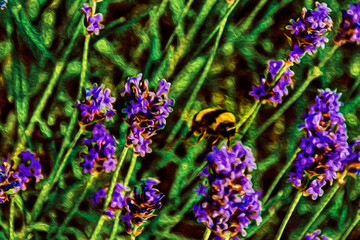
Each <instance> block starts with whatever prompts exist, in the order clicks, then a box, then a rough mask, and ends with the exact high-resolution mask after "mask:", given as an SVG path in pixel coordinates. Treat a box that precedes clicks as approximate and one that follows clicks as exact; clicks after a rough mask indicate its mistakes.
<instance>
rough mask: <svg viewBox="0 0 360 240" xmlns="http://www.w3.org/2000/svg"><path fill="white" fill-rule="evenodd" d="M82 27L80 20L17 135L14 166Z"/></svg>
mask: <svg viewBox="0 0 360 240" xmlns="http://www.w3.org/2000/svg"><path fill="white" fill-rule="evenodd" d="M82 27H83V24H82V22H81V24H78V26H77V27H76V29H75V31H74V33H73V35H72V38H71V39H70V42H69V44H68V45H67V47H66V49H65V50H64V54H63V55H62V57H61V58H60V61H59V62H57V63H56V64H55V68H54V70H53V71H52V75H51V78H50V80H49V83H48V84H47V86H46V89H45V91H44V94H43V95H42V96H41V99H40V101H39V103H38V104H37V105H36V108H35V110H34V113H33V115H32V116H31V118H30V120H29V123H28V125H27V127H26V129H25V135H22V136H19V139H18V140H17V142H16V144H15V147H14V149H15V150H14V154H13V155H12V156H13V160H14V161H15V164H14V167H16V166H17V165H18V164H19V158H18V157H17V156H18V155H19V154H20V152H21V151H22V150H23V149H24V145H25V142H26V135H27V136H31V135H32V133H33V131H34V128H35V123H36V122H37V121H38V119H39V118H40V116H41V113H42V111H43V110H44V108H45V105H46V102H47V100H48V98H49V97H50V95H51V94H52V93H53V92H54V88H55V86H56V84H57V82H58V80H59V78H60V75H61V72H62V71H63V69H64V67H65V65H66V63H67V59H68V57H69V55H70V53H71V52H72V49H73V47H74V43H75V40H76V39H77V37H78V35H79V33H80V30H81V28H82Z"/></svg>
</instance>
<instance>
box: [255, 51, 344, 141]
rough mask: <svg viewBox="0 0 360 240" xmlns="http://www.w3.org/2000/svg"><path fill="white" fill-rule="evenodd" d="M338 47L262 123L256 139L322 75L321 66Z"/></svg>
mask: <svg viewBox="0 0 360 240" xmlns="http://www.w3.org/2000/svg"><path fill="white" fill-rule="evenodd" d="M337 48H338V46H337V45H334V47H333V48H332V49H331V50H330V51H329V52H328V53H327V55H326V56H325V57H324V58H323V59H322V61H321V62H320V63H319V65H318V66H317V67H316V66H314V67H313V68H311V70H310V71H309V75H308V76H307V78H306V80H305V81H304V83H303V85H301V87H300V88H299V89H298V90H297V91H296V92H295V93H294V95H292V96H291V98H290V99H289V100H288V101H287V102H286V103H284V104H283V105H282V106H281V107H280V108H278V109H277V111H276V112H275V113H274V114H273V115H272V116H271V117H270V118H269V119H268V120H267V121H266V122H265V123H264V124H263V125H262V126H260V127H259V128H258V130H257V131H256V132H255V134H254V139H256V138H258V137H259V136H260V135H261V134H262V133H263V132H264V131H265V130H266V129H267V128H268V127H269V126H270V125H271V124H272V123H274V122H275V121H276V120H277V119H278V118H279V117H280V116H281V115H282V114H283V113H284V112H285V111H286V110H287V109H288V108H289V107H290V106H291V105H292V104H293V103H294V102H295V101H296V100H297V99H298V98H299V97H300V96H302V94H303V93H304V92H305V90H306V88H307V87H308V86H309V84H310V83H311V82H312V81H313V80H314V79H316V78H318V77H320V76H321V75H322V72H321V70H320V68H321V67H323V66H324V65H325V63H326V62H327V61H328V60H329V58H330V57H331V56H332V55H333V54H334V52H335V51H336V49H337Z"/></svg>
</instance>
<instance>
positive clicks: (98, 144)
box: [82, 123, 117, 173]
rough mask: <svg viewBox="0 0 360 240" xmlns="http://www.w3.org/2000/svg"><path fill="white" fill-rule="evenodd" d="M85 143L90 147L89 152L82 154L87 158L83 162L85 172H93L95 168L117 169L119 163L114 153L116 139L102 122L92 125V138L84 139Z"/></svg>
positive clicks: (100, 169) (97, 169)
mask: <svg viewBox="0 0 360 240" xmlns="http://www.w3.org/2000/svg"><path fill="white" fill-rule="evenodd" d="M84 144H85V145H86V146H87V147H88V153H87V154H85V153H84V154H82V156H83V157H84V160H85V162H84V163H83V164H82V166H83V167H84V173H85V172H90V173H92V172H93V170H95V171H97V172H101V171H105V172H110V171H114V170H115V168H116V164H117V160H116V158H115V155H114V152H115V150H116V148H115V139H114V137H113V136H111V135H110V134H109V133H108V132H107V131H106V129H105V127H104V126H103V125H102V123H97V124H95V125H94V126H92V138H89V139H84Z"/></svg>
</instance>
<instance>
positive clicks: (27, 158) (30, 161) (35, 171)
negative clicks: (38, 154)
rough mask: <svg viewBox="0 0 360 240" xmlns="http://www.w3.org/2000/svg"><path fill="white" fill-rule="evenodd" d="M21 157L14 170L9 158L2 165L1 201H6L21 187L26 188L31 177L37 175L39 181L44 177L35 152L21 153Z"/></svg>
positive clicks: (0, 166)
mask: <svg viewBox="0 0 360 240" xmlns="http://www.w3.org/2000/svg"><path fill="white" fill-rule="evenodd" d="M19 157H20V159H21V162H20V165H19V166H18V169H17V170H16V171H15V170H12V169H11V167H12V166H11V163H10V160H9V159H3V160H2V162H1V165H0V203H3V202H5V201H6V200H8V199H9V197H13V196H14V194H15V193H17V192H18V191H19V190H20V189H23V190H25V189H26V183H28V182H29V181H30V178H31V177H35V179H36V181H37V182H38V181H39V180H40V179H42V178H43V176H42V175H41V165H40V162H39V159H36V158H35V154H33V153H31V152H30V151H29V150H27V151H24V152H22V153H20V154H19Z"/></svg>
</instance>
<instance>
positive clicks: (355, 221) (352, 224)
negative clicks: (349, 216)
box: [341, 211, 360, 240]
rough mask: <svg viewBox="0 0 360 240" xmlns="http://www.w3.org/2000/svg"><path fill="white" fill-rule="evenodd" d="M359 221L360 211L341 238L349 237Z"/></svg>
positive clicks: (342, 239) (343, 239)
mask: <svg viewBox="0 0 360 240" xmlns="http://www.w3.org/2000/svg"><path fill="white" fill-rule="evenodd" d="M359 221H360V211H358V212H357V215H356V218H355V219H354V221H353V222H352V223H351V225H350V227H349V228H348V229H346V232H345V233H344V235H343V236H342V238H341V240H346V239H347V237H348V236H349V235H350V233H351V231H352V230H353V229H354V228H355V227H356V225H357V224H358V223H359Z"/></svg>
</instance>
